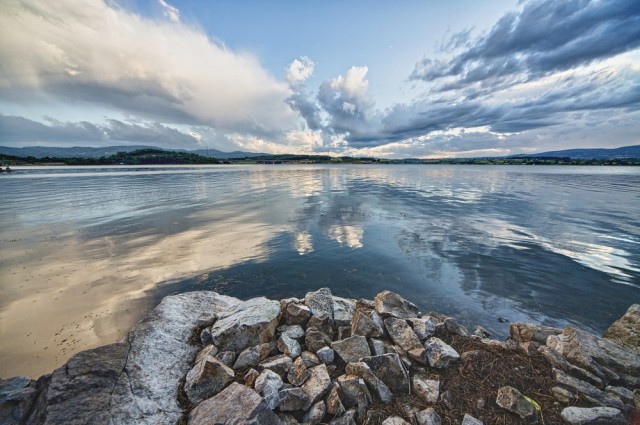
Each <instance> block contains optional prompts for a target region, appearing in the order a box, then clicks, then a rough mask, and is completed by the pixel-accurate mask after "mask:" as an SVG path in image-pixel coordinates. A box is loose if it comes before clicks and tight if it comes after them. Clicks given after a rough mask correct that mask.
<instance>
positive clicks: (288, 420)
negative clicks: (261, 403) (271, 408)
mask: <svg viewBox="0 0 640 425" xmlns="http://www.w3.org/2000/svg"><path fill="white" fill-rule="evenodd" d="M278 419H280V422H281V423H282V425H299V424H300V423H299V422H298V421H297V420H296V418H294V417H293V416H291V415H290V414H288V413H282V412H280V413H278Z"/></svg>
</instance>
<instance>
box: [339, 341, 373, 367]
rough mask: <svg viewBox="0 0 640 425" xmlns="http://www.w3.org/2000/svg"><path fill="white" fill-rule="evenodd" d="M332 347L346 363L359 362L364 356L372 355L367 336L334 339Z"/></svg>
mask: <svg viewBox="0 0 640 425" xmlns="http://www.w3.org/2000/svg"><path fill="white" fill-rule="evenodd" d="M331 348H333V349H334V350H335V352H336V353H338V355H339V356H340V357H341V358H342V360H344V361H345V363H350V362H357V361H358V360H360V359H361V358H362V357H365V356H370V355H371V350H369V344H367V338H365V337H363V336H359V335H356V336H352V337H349V338H346V339H343V340H340V341H334V342H332V343H331Z"/></svg>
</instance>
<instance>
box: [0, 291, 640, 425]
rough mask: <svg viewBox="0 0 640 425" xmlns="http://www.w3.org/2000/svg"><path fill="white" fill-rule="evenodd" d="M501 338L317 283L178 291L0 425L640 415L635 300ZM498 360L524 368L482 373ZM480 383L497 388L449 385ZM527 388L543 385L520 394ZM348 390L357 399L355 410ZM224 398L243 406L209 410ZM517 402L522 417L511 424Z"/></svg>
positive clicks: (43, 382)
mask: <svg viewBox="0 0 640 425" xmlns="http://www.w3.org/2000/svg"><path fill="white" fill-rule="evenodd" d="M398 316H399V317H398ZM305 328H306V329H305ZM196 330H197V332H196ZM510 333H511V337H510V339H509V340H507V341H496V340H491V339H487V338H486V337H485V336H486V335H484V334H483V330H482V328H478V329H476V332H474V333H473V334H472V333H470V332H469V331H468V330H466V329H465V328H464V327H462V326H461V325H459V324H458V322H457V321H456V320H455V319H454V318H449V317H446V316H442V315H439V314H437V313H420V312H419V311H418V309H417V307H416V306H415V305H413V304H412V303H411V302H410V301H408V300H405V299H403V298H402V297H400V296H398V295H396V294H394V293H390V292H388V291H384V292H382V293H380V294H378V296H377V297H376V299H375V300H373V301H370V300H362V299H361V300H350V299H345V298H340V297H334V296H332V295H331V292H330V290H328V289H326V288H325V289H320V290H318V291H315V292H309V293H307V295H306V296H305V298H304V300H301V299H296V298H289V299H283V300H280V301H274V300H268V299H266V298H264V297H260V298H252V299H250V300H246V301H241V300H239V299H237V298H233V297H228V296H224V295H219V294H217V293H215V292H209V291H199V292H190V293H184V294H179V295H174V296H169V297H166V298H165V299H164V300H163V301H162V302H161V303H160V305H158V306H157V307H156V308H155V309H153V310H152V311H151V312H149V314H147V316H146V317H145V318H144V319H142V320H141V321H140V322H138V324H137V325H136V326H135V327H134V328H133V329H132V330H131V331H130V332H129V334H128V338H127V339H126V340H125V341H122V342H119V343H116V344H111V345H107V346H103V347H99V348H96V349H92V350H87V351H83V352H81V353H78V354H76V355H74V356H73V357H72V358H71V359H70V360H69V361H68V362H67V364H66V365H65V366H63V367H61V368H59V369H56V370H55V371H53V373H52V374H51V375H45V376H43V377H41V378H39V379H38V380H37V381H35V380H29V379H28V378H20V377H16V378H10V379H7V380H5V381H2V384H1V385H0V388H1V391H0V394H1V398H0V400H1V401H2V409H1V412H2V414H3V415H5V416H6V418H5V417H2V419H3V420H5V421H7V422H6V423H29V424H40V423H42V424H45V423H46V424H54V423H87V422H89V421H92V422H93V423H103V422H110V423H114V424H115V423H127V424H129V423H130V424H134V423H154V424H155V423H176V421H182V422H181V423H189V424H200V423H202V424H204V423H210V422H207V420H210V419H211V415H214V416H215V415H223V417H222V419H220V420H221V421H222V423H224V422H229V421H232V420H239V419H238V418H239V417H236V418H235V419H234V418H232V417H231V416H229V415H231V414H234V415H240V416H242V415H245V416H246V415H253V416H251V417H248V416H246V417H243V419H241V420H240V421H250V420H257V421H258V422H256V423H299V422H305V423H328V422H331V421H333V422H331V423H336V424H338V423H363V422H364V421H365V420H367V421H368V422H367V423H385V424H391V423H393V424H403V423H405V422H400V421H408V423H419V424H421V423H437V422H421V421H422V420H423V419H424V421H426V420H427V419H425V418H427V416H428V417H430V418H435V417H436V416H439V417H443V418H445V419H446V420H448V421H454V422H448V423H460V421H463V420H464V421H465V422H462V423H463V424H466V423H469V424H471V423H477V422H470V421H471V420H472V419H463V418H465V416H464V415H468V416H472V417H473V418H475V419H476V420H482V418H485V420H488V421H491V420H492V419H491V418H495V417H497V416H495V415H498V414H500V415H502V416H501V417H506V418H510V419H509V420H510V422H509V421H507V422H503V423H525V422H524V421H525V419H526V421H530V420H534V419H535V420H537V421H539V422H538V423H562V422H554V421H549V420H550V418H556V420H557V418H560V417H562V418H564V419H563V420H564V421H566V422H565V423H586V422H570V419H567V418H571V417H573V416H571V415H574V414H578V413H580V414H592V415H593V414H605V413H606V414H608V415H610V418H609V419H607V420H609V421H610V422H602V423H612V424H613V423H625V422H621V421H627V420H628V421H631V420H632V419H631V418H632V415H634V414H635V413H634V409H638V408H640V347H639V346H638V345H639V344H638V337H639V335H640V305H637V304H636V305H633V306H631V307H630V308H629V310H628V312H627V313H626V314H625V316H623V318H621V319H620V320H618V321H616V322H615V323H614V324H613V325H612V326H611V327H610V328H609V330H608V331H607V332H605V336H604V337H597V336H595V335H592V334H589V333H587V332H584V331H580V330H578V329H576V328H574V327H572V326H567V327H565V329H564V330H563V329H556V328H550V327H545V326H540V325H535V324H523V323H512V324H511V326H510ZM634 338H635V339H634ZM416 341H417V342H416ZM440 344H442V345H440ZM436 346H437V347H436ZM456 350H457V351H456ZM458 351H459V352H458ZM305 353H306V354H305ZM196 354H197V356H196ZM194 359H195V360H197V361H195V362H194ZM445 359H446V360H445ZM505 360H508V362H507V365H509V364H519V363H518V362H522V364H521V366H518V367H521V368H522V369H520V370H519V371H515V372H513V371H512V372H508V371H505V368H498V369H497V370H488V369H486V367H487V365H490V364H497V362H500V361H505ZM443 362H444V363H443ZM514 362H515V363H514ZM529 364H530V365H534V366H533V368H530V369H527V367H528V366H527V365H529ZM525 370H526V373H525V372H524V371H525ZM403 371H404V372H403ZM477 374H479V375H477ZM483 374H488V375H486V377H485V378H484V381H489V383H495V384H496V385H497V384H498V381H500V380H503V381H504V382H502V384H505V383H507V382H509V384H506V385H502V386H501V387H500V388H499V389H497V388H493V387H492V386H489V387H486V386H485V383H483V382H481V381H480V380H476V381H474V380H473V379H467V380H466V381H465V380H464V379H463V380H462V381H460V379H462V378H461V377H462V376H468V377H469V376H476V375H477V376H484V375H483ZM525 378H526V379H525ZM493 381H495V382H493ZM461 382H462V383H465V384H464V385H462V384H461ZM526 382H530V383H531V385H534V384H535V385H538V386H540V385H543V384H541V383H545V384H544V385H543V386H546V387H547V388H540V389H538V390H539V391H538V392H537V393H536V392H535V391H533V392H532V390H531V388H529V387H527V385H525V383H526ZM474 385H475V387H474ZM535 385H534V386H535ZM550 385H553V386H552V387H550ZM466 386H468V387H469V388H466ZM503 387H504V389H503ZM507 387H509V388H511V389H513V390H515V391H512V390H511V389H508V388H507ZM350 388H351V389H353V388H356V390H355V391H356V394H366V393H367V392H368V393H369V396H367V397H365V399H363V400H358V399H357V397H356V399H352V398H350V397H351V396H350V395H349V394H351V393H350V391H351V390H350ZM385 388H386V390H385ZM461 389H463V390H465V391H467V392H466V394H471V395H473V397H480V398H478V399H477V400H476V399H474V400H469V399H468V398H469V397H470V396H469V395H467V396H464V395H463V393H460V392H459V391H460V390H461ZM496 390H499V391H498V392H499V393H500V397H503V398H504V397H506V395H505V394H507V393H509V395H510V398H509V399H510V400H512V402H513V403H511V404H509V403H508V402H507V401H504V400H503V401H500V397H499V396H498V395H499V394H498V393H497V392H496ZM483 391H484V392H483ZM447 394H448V395H447ZM482 394H484V395H482ZM518 394H520V395H518ZM481 395H482V396H481ZM229 396H233V398H234V399H235V398H237V399H238V400H240V401H242V402H244V403H248V405H246V406H245V408H244V409H242V410H241V411H240V410H239V411H234V410H233V409H231V410H229V409H220V408H219V406H218V405H216V403H218V402H220V401H221V400H223V399H224V398H225V397H229ZM521 396H522V397H525V398H522V397H521ZM447 397H449V398H450V399H447ZM526 397H529V399H530V400H533V401H534V402H531V401H526V400H528V399H527V398H526ZM296 400H297V401H296ZM300 400H302V401H300ZM480 400H481V401H480ZM505 400H506V399H505ZM522 400H525V402H522ZM523 403H524V404H523ZM241 404H242V403H241ZM502 404H504V405H505V406H510V407H501V405H502ZM536 404H537V405H538V407H540V410H538V409H537V408H536V407H535V406H536ZM516 405H518V406H520V407H519V408H522V409H524V410H522V411H518V412H516V413H514V409H516V410H517V409H519V408H516V407H514V406H516ZM216 406H218V407H216ZM399 406H400V407H399ZM531 406H534V407H533V410H531ZM597 406H599V407H600V409H599V410H598V409H595V410H594V409H593V408H594V407H597ZM602 408H605V410H602ZM465 409H466V410H467V411H465V412H463V410H465ZM567 409H569V410H567ZM576 409H577V410H576ZM580 409H582V410H580ZM233 412H235V413H233ZM598 412H600V413H598ZM603 412H604V413H603ZM205 413H206V414H205ZM224 415H227V416H224ZM434 415H435V416H434ZM474 415H475V416H474ZM523 415H524V416H523ZM620 415H622V416H620ZM625 415H626V419H621V418H623V417H624V416H625ZM392 417H397V418H396V419H390V418H392ZM545 417H546V420H545V419H544V418H545ZM11 418H13V419H11ZM202 418H208V419H206V420H205V419H202ZM103 419H104V421H103ZM10 420H14V422H10ZM434 420H435V419H434ZM603 420H604V419H603ZM294 421H295V422H294ZM389 421H391V422H389ZM540 421H541V422H540ZM3 423H5V422H3ZM485 423H492V422H485ZM528 423H534V422H528ZM634 423H635V422H634Z"/></svg>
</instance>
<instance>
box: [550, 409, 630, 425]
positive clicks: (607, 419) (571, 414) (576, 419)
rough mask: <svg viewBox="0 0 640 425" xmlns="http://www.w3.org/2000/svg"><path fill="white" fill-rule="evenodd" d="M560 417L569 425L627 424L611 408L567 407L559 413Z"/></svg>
mask: <svg viewBox="0 0 640 425" xmlns="http://www.w3.org/2000/svg"><path fill="white" fill-rule="evenodd" d="M560 415H561V416H562V418H563V419H564V420H565V421H567V423H569V424H571V425H624V424H626V423H627V420H626V419H625V417H624V415H623V414H622V412H621V411H620V410H618V409H615V408H613V407H591V408H584V407H567V408H565V409H563V410H562V412H560Z"/></svg>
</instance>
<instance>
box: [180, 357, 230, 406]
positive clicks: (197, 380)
mask: <svg viewBox="0 0 640 425" xmlns="http://www.w3.org/2000/svg"><path fill="white" fill-rule="evenodd" d="M234 377H235V374H234V372H233V369H231V368H229V367H228V366H227V365H225V364H224V363H222V362H221V361H220V360H218V359H216V358H215V357H212V356H206V357H205V358H203V359H202V360H200V361H199V362H198V363H196V365H195V366H194V367H193V368H192V369H191V370H190V371H189V373H187V377H186V378H185V383H184V391H185V393H186V394H187V397H188V398H189V401H190V402H191V403H193V404H197V403H199V402H201V401H202V400H204V399H205V398H209V397H211V396H214V395H216V394H218V393H219V392H220V391H222V390H223V389H224V388H225V387H226V386H227V385H229V383H231V381H233V378H234Z"/></svg>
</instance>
